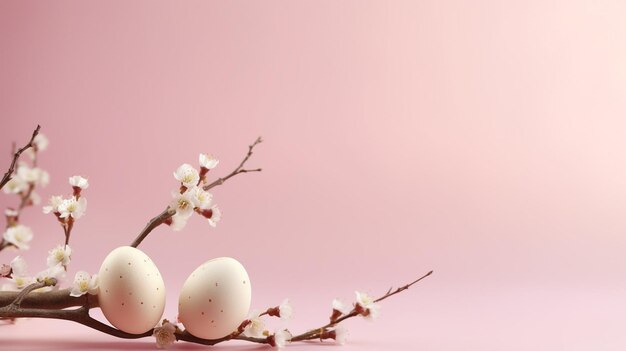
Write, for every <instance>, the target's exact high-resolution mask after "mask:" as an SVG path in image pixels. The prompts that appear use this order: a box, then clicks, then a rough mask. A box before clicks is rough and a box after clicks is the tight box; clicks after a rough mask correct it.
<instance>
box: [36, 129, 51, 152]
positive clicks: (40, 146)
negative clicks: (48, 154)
mask: <svg viewBox="0 0 626 351" xmlns="http://www.w3.org/2000/svg"><path fill="white" fill-rule="evenodd" d="M33 144H35V147H36V148H37V151H43V150H45V149H47V148H48V144H49V142H48V138H47V137H46V136H45V135H43V134H41V133H39V134H37V135H36V136H35V138H34V139H33Z"/></svg>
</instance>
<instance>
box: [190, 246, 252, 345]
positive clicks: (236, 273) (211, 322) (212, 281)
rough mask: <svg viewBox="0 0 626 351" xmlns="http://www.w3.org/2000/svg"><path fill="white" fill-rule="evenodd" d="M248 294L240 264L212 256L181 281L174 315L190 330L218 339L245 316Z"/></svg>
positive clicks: (229, 331) (244, 272) (248, 285)
mask: <svg viewBox="0 0 626 351" xmlns="http://www.w3.org/2000/svg"><path fill="white" fill-rule="evenodd" d="M250 298H251V286H250V278H248V273H247V272H246V269H245V268H243V265H241V263H239V261H237V260H235V259H234V258H230V257H220V258H216V259H212V260H210V261H207V262H205V263H203V264H202V265H201V266H200V267H198V268H197V269H196V270H195V271H193V273H191V275H190V276H189V278H187V280H186V281H185V284H184V285H183V288H182V290H181V292H180V297H179V299H178V319H179V320H180V322H181V323H183V325H184V326H185V329H186V330H187V331H188V332H190V333H191V334H193V335H195V336H197V337H200V338H204V339H218V338H221V337H224V336H226V335H228V334H230V333H232V332H233V331H234V330H235V329H237V327H239V325H240V324H241V322H243V321H244V319H246V317H247V314H248V310H249V309H250Z"/></svg>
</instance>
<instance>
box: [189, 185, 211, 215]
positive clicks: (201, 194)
mask: <svg viewBox="0 0 626 351" xmlns="http://www.w3.org/2000/svg"><path fill="white" fill-rule="evenodd" d="M188 191H189V192H190V195H191V197H192V199H193V201H194V204H195V205H196V207H198V208H200V209H202V210H204V209H207V208H209V207H210V206H211V200H212V199H213V195H211V193H209V192H208V191H206V190H204V189H202V188H201V187H198V186H196V187H193V188H191V189H189V190H188Z"/></svg>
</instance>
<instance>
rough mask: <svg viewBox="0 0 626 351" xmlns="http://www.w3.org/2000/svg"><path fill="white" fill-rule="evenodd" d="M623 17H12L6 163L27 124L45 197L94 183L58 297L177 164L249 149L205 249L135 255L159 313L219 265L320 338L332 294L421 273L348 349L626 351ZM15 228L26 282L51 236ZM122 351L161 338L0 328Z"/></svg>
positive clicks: (606, 9) (142, 10)
mask: <svg viewBox="0 0 626 351" xmlns="http://www.w3.org/2000/svg"><path fill="white" fill-rule="evenodd" d="M624 13H626V4H624V2H621V1H596V2H586V1H529V2H502V1H406V2H402V1H394V2H383V1H380V2H371V1H367V2H366V1H341V2H335V1H310V2H303V1H288V2H240V1H230V2H220V3H218V2H184V3H182V2H165V3H164V2H132V3H127V2H106V3H101V4H96V3H94V2H89V3H87V2H59V1H57V2H30V1H15V2H10V1H3V2H1V3H0V97H1V98H0V116H2V123H1V126H2V127H1V128H0V140H2V145H0V147H1V148H2V150H5V151H3V152H0V168H4V167H6V165H8V162H9V155H8V151H9V150H10V145H11V141H13V140H16V141H18V142H19V143H23V142H24V141H25V140H26V139H27V136H28V135H29V133H30V132H31V131H32V129H33V127H34V126H35V125H36V124H37V123H40V124H41V125H42V127H43V133H45V134H46V135H47V136H48V137H49V138H50V141H51V143H50V147H49V150H47V151H45V153H43V154H42V155H41V162H40V164H41V166H42V167H44V168H45V169H47V170H48V171H49V172H50V173H51V176H52V177H51V180H52V182H51V184H50V185H49V186H48V187H47V188H45V189H43V191H41V192H40V193H41V195H42V197H43V198H44V199H45V198H47V197H49V196H50V195H53V194H58V193H63V194H65V193H67V192H68V191H69V187H68V185H67V177H69V176H70V175H74V174H82V175H84V176H87V177H88V178H89V182H90V183H91V186H90V188H89V189H88V190H87V191H86V192H85V196H86V197H87V198H88V200H89V208H88V210H87V215H86V216H85V217H84V218H81V219H80V220H79V221H78V223H77V224H76V226H75V231H74V236H73V238H72V246H73V248H74V251H75V252H74V254H73V262H72V265H71V266H70V275H71V276H73V273H74V272H76V271H77V270H80V269H85V270H88V271H90V272H95V271H96V270H97V269H98V268H99V266H100V262H101V261H102V259H103V258H104V256H105V255H106V254H107V252H108V251H110V250H111V249H113V248H115V247H117V246H119V245H126V244H129V243H130V242H131V241H132V240H133V238H134V237H135V235H136V234H137V233H138V232H139V230H140V229H141V228H142V227H143V226H144V224H145V223H146V221H147V220H148V219H149V218H150V217H152V216H153V215H155V214H157V213H159V212H160V211H161V210H162V209H163V208H164V207H165V205H166V204H167V202H168V201H169V198H170V190H173V189H175V188H176V182H175V180H174V179H173V177H172V172H173V171H174V170H175V168H176V167H177V166H178V165H180V164H181V163H182V162H189V163H194V164H195V163H196V162H197V154H198V153H199V152H211V153H215V154H216V155H217V156H218V157H219V158H220V159H221V161H222V162H221V163H220V165H219V167H218V169H216V170H215V172H214V174H215V175H224V174H226V173H227V172H229V171H230V170H231V169H232V168H233V167H235V166H236V164H237V163H238V162H239V161H240V159H241V157H242V156H243V154H244V153H245V151H246V146H247V145H248V144H249V143H250V142H252V141H253V140H254V138H255V137H256V136H257V135H262V136H263V137H264V138H265V140H266V141H265V142H264V143H263V144H261V145H260V146H259V147H258V150H257V153H256V154H255V155H254V157H253V159H252V160H251V161H250V163H249V164H250V166H251V167H263V172H262V173H260V174H248V175H242V176H238V177H236V178H234V179H232V180H231V181H229V182H228V183H227V184H225V185H224V186H222V187H219V188H217V189H215V190H214V192H213V193H214V195H215V201H216V202H217V203H218V204H219V205H220V207H221V208H222V210H223V213H224V215H223V220H222V222H221V223H220V224H219V226H218V227H217V228H216V229H212V228H210V227H209V226H208V224H207V223H205V222H204V221H202V220H201V219H200V218H193V219H192V220H191V221H190V223H189V225H188V227H187V228H186V230H185V231H183V232H180V233H178V232H172V231H171V230H170V228H167V227H162V228H158V229H157V230H155V231H154V232H153V233H152V235H151V236H150V237H148V239H147V240H146V241H145V242H144V244H142V249H143V250H144V251H145V252H146V253H148V254H149V255H150V256H151V257H152V259H153V260H154V261H155V262H156V263H157V264H158V266H159V268H160V269H161V272H162V274H163V276H164V278H165V281H166V286H167V289H168V305H167V306H166V313H165V316H166V317H170V318H174V317H175V316H176V300H177V293H178V291H179V289H180V287H181V285H182V283H183V281H184V280H185V279H186V277H187V274H189V273H190V272H191V271H193V269H195V268H196V267H197V266H198V265H199V264H200V263H202V262H204V261H206V260H208V259H210V258H214V257H219V256H233V257H235V258H237V259H239V260H240V261H241V262H242V263H243V264H244V265H245V266H246V268H247V269H248V273H249V274H250V277H251V279H252V284H253V306H255V307H257V308H261V307H267V306H270V305H274V304H277V303H279V302H280V301H282V299H283V298H285V297H289V298H290V299H291V300H292V302H293V304H294V307H295V320H294V321H292V322H291V323H290V324H289V325H290V327H291V329H293V330H294V331H301V330H303V329H305V328H312V327H316V326H318V325H319V324H321V323H322V322H324V321H325V320H326V318H327V314H328V309H329V304H330V301H331V299H332V298H334V297H341V298H343V299H346V300H349V299H351V298H352V296H353V295H352V294H353V291H354V290H355V289H361V290H366V291H369V292H371V293H372V294H375V295H378V294H382V293H384V292H385V291H386V290H387V289H388V287H389V286H390V285H394V286H398V285H399V284H401V283H405V282H408V281H410V280H411V279H413V278H414V277H417V276H419V275H421V274H423V273H425V272H427V271H428V270H430V269H434V270H435V274H434V275H433V276H432V277H430V278H428V279H427V280H426V281H424V282H423V283H420V284H419V286H416V288H415V289H411V290H409V291H408V292H404V293H402V294H401V295H399V296H397V297H393V298H392V299H390V300H388V301H385V303H384V304H383V310H382V312H383V314H382V316H381V318H380V320H379V321H376V322H375V323H373V324H372V323H367V322H365V321H362V320H356V319H355V320H350V321H349V322H348V324H347V326H348V328H349V329H350V330H351V338H350V341H349V344H348V345H347V346H345V348H343V349H342V350H381V349H386V350H408V349H419V350H529V349H532V350H624V349H625V348H626V334H625V333H624V326H625V325H626V283H625V281H626V280H625V279H624V277H625V276H626V262H625V260H624V252H625V249H626V239H625V233H626V221H624V218H625V217H624V213H625V212H626V182H625V179H626V151H625V150H626V138H625V134H624V130H625V128H626V118H625V116H626V100H625V99H624V97H625V96H626V95H625V94H626V64H625V62H626V24H625V22H624ZM1 165H5V166H1ZM15 201H16V199H14V198H11V197H8V196H2V197H0V205H2V206H3V207H4V206H7V205H12V204H15ZM23 222H24V223H26V224H28V225H30V226H31V227H32V228H33V230H34V232H35V235H36V237H35V241H34V242H33V245H32V248H31V250H30V251H28V252H26V253H25V254H24V256H25V257H26V258H27V259H28V261H29V262H30V265H31V267H32V269H33V270H35V271H36V270H39V269H42V268H44V266H45V255H46V252H47V250H48V249H50V248H51V247H53V246H54V245H56V244H58V243H60V242H61V240H62V231H61V229H60V228H59V227H58V226H57V224H56V223H55V220H54V219H53V218H52V217H50V216H45V215H43V214H42V213H41V210H40V209H39V208H30V209H28V210H26V211H25V213H24V215H23ZM14 255H15V253H14V252H9V251H3V252H2V253H0V261H2V262H6V261H9V260H10V259H12V258H13V257H14ZM135 347H136V348H140V349H141V348H145V349H153V347H154V344H153V340H152V339H144V340H139V341H134V342H133V341H123V340H118V339H115V338H112V337H108V336H105V335H101V334H99V333H97V332H94V331H91V330H88V329H86V328H84V327H82V326H80V325H74V324H71V323H68V322H63V321H40V320H31V321H22V322H19V323H18V324H17V325H15V326H1V327H0V348H2V349H11V350H12V349H16V348H18V349H22V348H23V349H46V348H50V349H89V348H92V349H118V348H135ZM223 347H224V348H226V347H229V346H223ZM231 347H232V349H236V348H237V347H235V346H231ZM176 348H177V349H196V348H202V347H196V346H193V345H188V344H182V343H180V344H177V345H176ZM258 348H259V347H258V346H254V345H245V346H241V349H245V350H252V349H258ZM261 348H264V347H261ZM290 348H293V349H301V350H304V349H307V350H308V349H315V348H314V347H313V346H311V345H308V344H306V345H300V346H296V345H292V346H290ZM320 348H324V346H320ZM338 349H339V348H338Z"/></svg>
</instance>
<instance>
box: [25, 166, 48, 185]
mask: <svg viewBox="0 0 626 351" xmlns="http://www.w3.org/2000/svg"><path fill="white" fill-rule="evenodd" d="M17 176H18V177H19V178H21V179H22V180H23V181H24V182H26V183H31V184H35V185H39V186H42V187H45V186H46V185H48V183H49V182H50V175H49V174H48V172H46V171H44V170H42V169H41V168H38V167H34V168H30V167H28V166H26V165H25V164H21V165H20V166H19V167H18V168H17Z"/></svg>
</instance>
